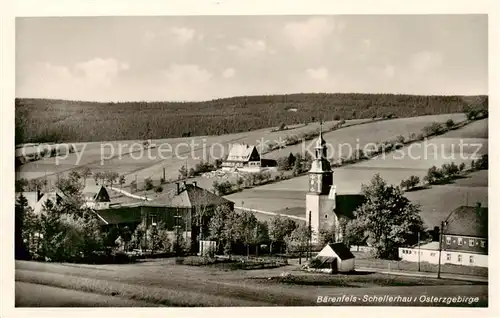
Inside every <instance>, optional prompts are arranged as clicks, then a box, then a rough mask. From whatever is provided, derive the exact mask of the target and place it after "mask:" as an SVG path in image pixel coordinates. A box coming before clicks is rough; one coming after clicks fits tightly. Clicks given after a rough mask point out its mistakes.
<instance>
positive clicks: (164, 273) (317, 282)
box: [15, 259, 488, 307]
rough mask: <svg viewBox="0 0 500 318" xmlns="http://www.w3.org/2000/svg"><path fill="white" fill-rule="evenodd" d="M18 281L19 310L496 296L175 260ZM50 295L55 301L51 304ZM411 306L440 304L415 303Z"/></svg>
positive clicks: (35, 267)
mask: <svg viewBox="0 0 500 318" xmlns="http://www.w3.org/2000/svg"><path fill="white" fill-rule="evenodd" d="M284 271H285V272H288V273H290V274H292V276H291V277H290V278H288V281H283V280H282V279H280V276H281V275H280V274H281V273H282V272H284ZM15 280H16V290H15V293H16V305H18V306H23V305H24V306H43V305H44V304H47V303H49V304H50V305H52V306H58V305H61V304H67V303H68V296H71V295H78V296H79V297H80V296H82V297H81V298H79V304H78V305H79V306H82V303H83V302H88V303H90V304H91V305H94V306H109V305H110V304H117V305H123V304H124V303H126V302H129V304H130V306H144V303H147V304H148V306H149V305H155V306H173V307H175V306H188V307H190V306H211V307H219V306H280V305H282V306H314V305H335V304H321V303H318V302H317V297H318V296H324V295H328V296H342V295H353V296H359V297H362V296H363V295H366V294H368V295H385V294H388V295H404V296H420V295H422V294H426V295H433V296H447V297H448V296H453V295H460V296H462V297H463V296H474V297H476V296H477V297H479V300H480V302H479V303H476V304H474V305H476V306H478V305H479V306H485V305H486V304H487V296H488V286H487V285H486V284H484V283H474V282H466V281H458V280H452V279H440V280H438V279H435V278H425V277H418V278H415V277H407V276H392V275H385V274H378V273H367V272H360V273H358V274H357V275H343V274H339V275H319V274H312V273H305V272H302V271H300V270H298V269H297V267H296V266H292V265H289V266H287V267H282V268H274V269H262V270H233V271H231V270H220V269H217V268H213V267H203V266H186V265H176V264H175V260H174V259H158V260H154V261H153V260H151V261H147V262H142V263H138V264H124V265H75V264H58V263H37V262H24V261H17V262H16V274H15ZM27 284H30V285H27ZM28 287H29V288H28ZM49 287H50V288H49ZM464 287H466V288H464ZM36 288H38V289H41V290H43V292H45V293H46V295H44V297H42V296H40V291H39V290H38V291H37V290H36ZM34 289H35V290H34ZM63 291H68V294H67V295H66V296H63V297H61V298H59V296H61V294H62V292H63ZM81 293H84V294H83V295H82V294H81ZM33 294H36V295H35V296H36V298H35V297H32V296H33ZM91 295H98V296H101V297H102V298H101V299H98V298H97V297H93V296H91ZM50 296H52V297H51V300H47V298H48V297H50ZM57 300H59V302H58V301H57ZM37 301H38V302H39V303H37ZM57 303H59V304H57ZM103 303H104V304H103ZM106 303H107V304H106ZM384 304H385V305H389V304H390V303H377V302H373V303H362V302H356V303H353V304H352V305H384ZM393 305H394V304H393ZM409 305H414V306H415V305H417V306H431V305H432V304H431V303H419V302H412V303H410V304H409ZM434 305H443V304H434ZM453 305H455V304H453ZM462 305H463V304H462Z"/></svg>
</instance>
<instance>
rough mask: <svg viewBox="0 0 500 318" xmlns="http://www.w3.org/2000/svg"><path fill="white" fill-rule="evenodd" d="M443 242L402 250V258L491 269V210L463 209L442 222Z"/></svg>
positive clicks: (459, 209)
mask: <svg viewBox="0 0 500 318" xmlns="http://www.w3.org/2000/svg"><path fill="white" fill-rule="evenodd" d="M440 239H441V253H439V247H440V246H439V245H440V242H439V241H438V242H430V243H427V244H423V245H421V246H418V245H417V246H414V247H410V248H399V257H400V258H401V259H403V260H405V261H409V262H418V261H420V262H429V263H432V264H438V263H439V254H441V264H455V265H464V266H480V267H487V266H488V208H484V207H481V206H475V207H471V206H460V207H458V208H457V209H455V210H453V211H452V212H451V213H450V214H449V215H448V217H447V218H446V219H445V220H444V221H443V233H442V234H441V237H440Z"/></svg>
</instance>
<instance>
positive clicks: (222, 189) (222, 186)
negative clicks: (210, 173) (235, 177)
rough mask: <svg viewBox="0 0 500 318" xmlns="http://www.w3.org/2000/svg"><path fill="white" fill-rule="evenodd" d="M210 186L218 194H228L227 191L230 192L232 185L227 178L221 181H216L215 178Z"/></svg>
mask: <svg viewBox="0 0 500 318" xmlns="http://www.w3.org/2000/svg"><path fill="white" fill-rule="evenodd" d="M212 186H213V188H214V190H215V192H217V194H218V195H226V194H229V192H231V190H232V189H233V185H232V184H231V182H229V181H227V180H226V181H222V182H218V181H217V180H215V181H214V182H213V184H212Z"/></svg>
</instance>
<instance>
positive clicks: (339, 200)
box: [306, 128, 364, 244]
mask: <svg viewBox="0 0 500 318" xmlns="http://www.w3.org/2000/svg"><path fill="white" fill-rule="evenodd" d="M327 151H328V150H327V145H326V142H325V140H324V139H323V133H322V129H321V128H320V133H319V137H318V139H317V140H316V142H315V146H314V155H313V161H312V163H311V169H310V170H309V190H308V193H307V194H306V220H308V222H310V226H311V230H312V233H313V234H312V239H311V241H312V243H313V244H315V243H318V241H319V235H318V234H319V233H320V231H322V230H328V231H330V230H332V232H333V237H332V239H331V243H336V242H341V241H342V240H343V236H344V229H343V226H342V224H343V223H344V224H345V222H343V221H347V220H349V219H352V218H353V217H354V216H353V212H354V211H355V210H356V208H357V207H358V206H359V205H361V204H362V202H363V199H364V198H363V196H362V195H361V194H341V195H339V194H337V188H336V185H335V183H334V177H333V170H332V167H331V164H330V161H329V160H328V153H327Z"/></svg>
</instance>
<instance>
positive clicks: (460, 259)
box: [457, 254, 462, 263]
mask: <svg viewBox="0 0 500 318" xmlns="http://www.w3.org/2000/svg"><path fill="white" fill-rule="evenodd" d="M457 260H458V262H459V263H462V254H458V256H457Z"/></svg>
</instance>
